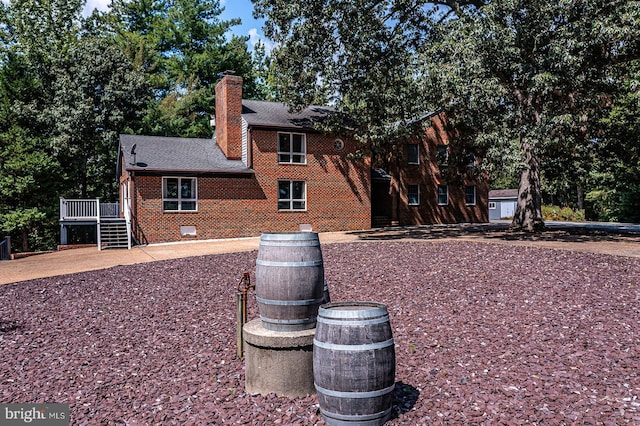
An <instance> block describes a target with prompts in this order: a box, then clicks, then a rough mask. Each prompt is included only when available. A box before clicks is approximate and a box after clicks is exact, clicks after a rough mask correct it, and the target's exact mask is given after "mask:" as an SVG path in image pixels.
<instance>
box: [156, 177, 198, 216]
mask: <svg viewBox="0 0 640 426" xmlns="http://www.w3.org/2000/svg"><path fill="white" fill-rule="evenodd" d="M162 209H163V210H164V211H177V212H180V211H196V210H197V209H198V181H197V179H196V178H186V177H165V178H162Z"/></svg>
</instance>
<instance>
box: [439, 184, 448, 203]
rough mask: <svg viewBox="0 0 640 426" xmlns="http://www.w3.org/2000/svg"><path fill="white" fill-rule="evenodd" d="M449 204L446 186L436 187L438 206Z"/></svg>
mask: <svg viewBox="0 0 640 426" xmlns="http://www.w3.org/2000/svg"><path fill="white" fill-rule="evenodd" d="M447 204H449V188H448V187H447V185H438V205H439V206H446V205H447Z"/></svg>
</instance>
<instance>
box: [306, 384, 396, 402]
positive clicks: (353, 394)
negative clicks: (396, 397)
mask: <svg viewBox="0 0 640 426" xmlns="http://www.w3.org/2000/svg"><path fill="white" fill-rule="evenodd" d="M313 385H314V386H315V387H316V391H318V393H321V394H323V395H326V396H334V397H336V398H358V399H365V398H377V397H379V396H384V395H387V394H388V393H391V392H393V390H394V389H395V387H396V384H395V383H394V384H392V385H391V386H389V387H386V388H384V389H377V390H373V391H363V392H347V391H337V390H331V389H325V388H323V387H321V386H318V385H317V384H315V383H314V384H313Z"/></svg>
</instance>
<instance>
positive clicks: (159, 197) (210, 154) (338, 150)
mask: <svg viewBox="0 0 640 426" xmlns="http://www.w3.org/2000/svg"><path fill="white" fill-rule="evenodd" d="M329 113H330V110H329V109H327V108H324V107H316V106H311V107H308V108H306V109H305V110H303V111H302V112H300V113H296V114H294V113H290V112H289V110H288V107H287V106H286V105H284V104H280V103H274V102H264V101H252V100H243V99H242V78H240V77H238V76H229V75H227V76H224V77H223V78H222V79H221V80H220V82H218V84H217V85H216V118H215V135H214V137H213V139H186V138H166V137H156V136H134V135H121V137H120V146H119V154H118V170H117V174H118V179H119V184H120V202H119V205H120V208H121V210H122V215H123V216H130V217H131V223H132V227H133V235H134V236H135V237H136V240H137V241H138V242H141V243H158V242H168V241H180V240H184V239H194V238H195V239H213V238H231V237H243V236H257V235H260V233H262V232H287V231H296V230H299V229H300V226H301V225H310V226H311V227H312V228H313V230H314V231H318V232H327V231H345V230H361V229H369V228H371V226H372V214H373V215H374V217H375V218H376V220H377V222H379V223H374V225H375V224H401V225H404V224H428V223H455V222H486V221H487V213H486V212H487V192H488V191H486V190H485V186H484V185H475V184H472V183H468V184H467V185H464V186H462V187H458V186H452V185H446V184H445V183H443V182H442V181H441V179H440V177H439V168H438V165H437V164H436V161H435V156H436V153H437V152H438V149H441V148H442V146H444V145H446V143H447V142H448V138H447V137H446V132H444V129H442V128H440V127H438V126H437V123H439V120H441V117H440V116H438V115H433V116H431V117H430V119H431V120H432V122H434V123H435V124H434V125H432V126H431V128H430V129H429V130H428V135H427V136H428V137H427V139H425V140H424V141H421V142H419V143H407V144H406V148H405V149H406V150H408V151H407V152H408V155H407V156H406V157H405V160H399V161H398V162H397V163H396V164H394V168H393V170H392V171H391V172H389V173H390V174H391V175H393V177H392V176H391V175H390V174H387V173H385V172H381V171H373V172H372V170H371V165H370V161H369V160H368V159H366V160H356V159H351V158H349V156H348V154H349V153H353V152H355V151H356V150H357V148H358V146H357V144H356V142H355V141H353V140H350V139H348V138H338V137H335V136H331V135H326V134H322V133H320V132H318V131H316V130H314V123H315V122H317V121H318V120H321V119H322V118H323V117H325V116H326V115H327V114H329ZM437 146H440V148H437ZM445 149H446V148H445ZM416 155H417V157H416ZM471 187H472V188H473V197H472V196H471V192H465V191H471V189H470V188H471ZM443 191H444V192H443ZM471 198H473V199H471ZM129 213H130V214H129Z"/></svg>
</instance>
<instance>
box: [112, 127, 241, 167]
mask: <svg viewBox="0 0 640 426" xmlns="http://www.w3.org/2000/svg"><path fill="white" fill-rule="evenodd" d="M134 147H135V149H134ZM120 152H121V154H122V155H123V156H124V163H125V168H126V169H127V170H131V171H156V172H188V173H253V171H252V170H251V169H249V168H248V167H247V166H246V165H245V164H244V163H243V162H242V161H240V160H228V159H227V158H226V157H225V155H224V154H223V153H222V150H221V149H220V148H219V147H218V145H217V144H216V142H215V141H214V140H213V139H196V138H170V137H162V136H136V135H120ZM134 153H135V154H134Z"/></svg>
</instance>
